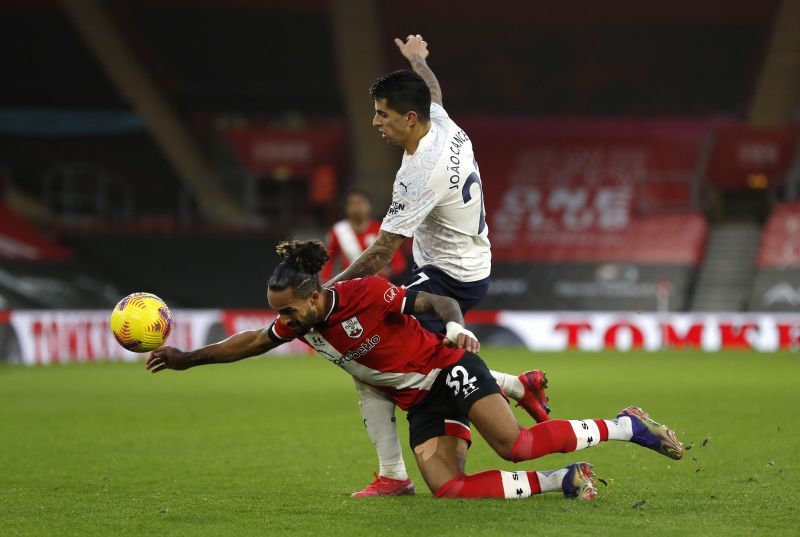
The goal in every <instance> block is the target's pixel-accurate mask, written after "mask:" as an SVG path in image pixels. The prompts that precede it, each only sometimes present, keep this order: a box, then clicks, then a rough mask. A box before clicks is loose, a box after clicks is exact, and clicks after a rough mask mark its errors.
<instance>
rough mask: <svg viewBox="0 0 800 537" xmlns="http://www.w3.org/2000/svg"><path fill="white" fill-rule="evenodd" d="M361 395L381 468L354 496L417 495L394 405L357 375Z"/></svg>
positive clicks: (366, 420)
mask: <svg viewBox="0 0 800 537" xmlns="http://www.w3.org/2000/svg"><path fill="white" fill-rule="evenodd" d="M353 381H354V382H355V385H356V391H358V396H359V404H358V406H359V409H360V410H361V416H362V418H364V426H365V427H366V428H367V433H368V434H369V437H370V440H372V443H373V445H374V446H375V451H376V452H377V454H378V464H379V471H378V473H377V474H376V476H375V481H373V482H372V483H371V484H370V485H369V486H367V487H366V488H364V489H363V490H360V491H358V492H355V493H353V497H356V498H361V497H368V496H405V495H410V494H414V493H415V492H416V491H415V489H414V484H413V483H412V482H411V480H410V479H409V478H408V474H407V473H406V465H405V462H404V461H403V452H402V450H401V449H400V439H399V438H398V436H397V425H396V423H395V415H394V412H395V404H394V402H392V400H391V399H389V397H388V396H387V395H386V394H385V393H384V392H382V391H380V390H377V389H375V388H373V387H372V386H369V385H367V384H364V383H363V382H361V381H359V380H358V379H356V378H354V379H353Z"/></svg>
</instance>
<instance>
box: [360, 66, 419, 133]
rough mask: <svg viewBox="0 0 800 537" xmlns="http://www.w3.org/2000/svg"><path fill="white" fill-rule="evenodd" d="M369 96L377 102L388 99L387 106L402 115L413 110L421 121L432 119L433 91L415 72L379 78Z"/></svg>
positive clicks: (404, 71)
mask: <svg viewBox="0 0 800 537" xmlns="http://www.w3.org/2000/svg"><path fill="white" fill-rule="evenodd" d="M369 94H370V95H372V98H373V99H375V100H376V101H377V100H380V99H386V105H387V106H388V107H389V108H391V109H392V110H396V111H398V112H400V113H401V114H405V113H407V112H411V111H412V110H413V111H414V112H416V113H417V117H418V118H419V120H420V121H429V120H430V119H431V90H430V89H428V85H427V84H426V83H425V81H424V80H423V79H422V77H421V76H419V75H418V74H417V73H415V72H414V71H411V70H409V69H403V70H402V71H395V72H394V73H389V74H388V75H386V76H383V77H381V78H379V79H378V80H376V81H375V82H373V83H372V86H371V87H370V88H369Z"/></svg>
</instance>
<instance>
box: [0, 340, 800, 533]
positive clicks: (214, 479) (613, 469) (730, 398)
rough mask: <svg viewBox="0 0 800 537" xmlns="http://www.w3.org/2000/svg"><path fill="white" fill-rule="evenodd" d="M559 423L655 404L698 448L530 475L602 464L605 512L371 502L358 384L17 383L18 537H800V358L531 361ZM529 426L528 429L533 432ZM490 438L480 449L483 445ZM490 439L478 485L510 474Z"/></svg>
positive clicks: (287, 364) (184, 375) (5, 376)
mask: <svg viewBox="0 0 800 537" xmlns="http://www.w3.org/2000/svg"><path fill="white" fill-rule="evenodd" d="M481 354H482V356H483V357H484V359H485V360H486V361H487V362H488V363H489V365H490V367H492V368H495V369H499V370H501V371H507V372H521V371H523V370H525V369H531V368H534V367H539V368H543V369H545V370H547V371H548V376H549V378H550V390H549V395H550V398H551V403H552V407H553V416H554V417H563V418H594V417H598V418H600V417H613V416H614V415H615V414H616V413H617V412H618V411H619V410H620V409H621V408H623V407H625V406H627V405H629V404H634V403H635V404H638V405H640V406H642V407H643V408H645V409H646V410H647V411H649V412H650V413H651V414H652V415H653V416H654V417H655V418H656V419H657V420H662V421H664V422H666V423H668V424H670V425H672V426H673V427H674V428H675V429H676V431H677V432H678V434H679V437H680V438H681V439H682V440H683V441H684V442H685V443H686V444H687V445H691V446H692V447H691V449H690V450H689V451H688V452H687V456H686V458H685V459H684V460H683V461H680V462H676V461H671V460H668V459H666V458H664V457H662V456H660V455H658V454H656V453H654V452H651V451H648V450H645V449H642V448H639V447H638V446H634V445H629V444H625V443H621V442H610V443H606V444H603V445H601V446H600V447H597V448H592V449H589V450H585V451H581V452H578V453H572V454H564V455H560V454H559V455H551V456H548V457H545V458H542V459H539V460H537V461H533V462H528V463H522V464H519V465H516V467H517V468H525V469H551V468H557V467H561V466H564V465H566V464H567V463H569V462H572V461H577V460H587V461H589V462H591V463H593V464H595V470H596V472H597V474H598V476H599V477H602V478H603V479H604V480H605V481H607V483H608V485H607V486H603V485H602V484H600V485H599V493H600V494H599V498H598V499H597V500H596V501H594V502H583V503H581V502H575V501H568V500H565V499H564V498H562V497H561V496H560V495H558V494H546V495H541V496H536V497H533V498H529V499H525V500H517V501H503V500H434V499H433V498H432V497H431V494H430V493H429V492H428V490H427V488H426V487H425V485H424V482H423V481H422V479H421V477H420V476H419V472H418V471H417V469H416V467H415V466H414V463H413V458H412V457H411V456H410V454H409V450H408V448H407V446H406V444H407V426H406V421H405V418H404V414H402V413H399V414H398V423H399V424H400V430H401V438H402V439H403V443H404V447H405V451H406V461H407V463H409V465H410V466H411V468H410V471H411V475H412V477H413V478H414V479H415V482H416V484H417V488H418V491H419V493H418V495H417V496H416V497H406V498H378V499H368V500H354V499H351V498H349V493H350V492H352V491H354V490H356V489H358V488H360V487H361V486H363V485H365V484H367V483H368V482H369V481H370V480H371V478H372V475H371V472H372V471H373V469H374V468H375V466H376V463H375V457H374V452H373V448H372V446H371V444H370V442H369V439H368V437H367V434H366V431H365V430H364V428H363V426H362V425H361V422H360V417H359V414H358V409H357V405H356V394H355V391H354V390H353V387H352V381H351V380H350V378H349V377H348V376H347V375H346V374H345V373H343V372H342V371H340V370H339V369H338V368H336V367H334V366H332V365H330V364H328V363H325V362H324V361H323V360H321V359H320V358H318V357H314V356H307V357H298V358H266V359H257V360H249V361H244V362H240V363H237V364H232V365H225V366H206V367H201V368H197V369H194V370H190V371H186V372H173V371H168V372H164V373H159V374H157V375H151V374H148V373H146V372H145V370H144V365H143V364H142V363H137V364H120V363H105V364H79V365H69V366H53V367H46V368H25V367H10V366H5V367H0V472H1V473H0V534H1V535H5V536H9V535H115V536H121V535H159V536H164V535H190V536H200V535H225V536H229V535H256V534H257V535H314V536H320V535H324V536H328V535H348V536H358V535H370V536H372V535H570V536H574V535H725V536H726V537H729V536H734V535H788V534H798V532H800V492H798V491H799V490H800V487H798V486H797V483H798V482H800V465H799V464H798V456H800V453H799V452H800V393H798V392H799V391H800V362H799V360H800V358H798V356H797V355H795V354H790V353H784V354H755V353H720V354H704V353H696V352H661V353H650V354H648V353H587V354H578V353H562V354H533V353H531V352H528V351H525V350H521V349H485V350H484V351H483V352H482V353H481ZM518 415H519V416H520V417H521V419H524V421H523V423H530V420H529V419H528V418H527V416H524V415H522V414H518ZM475 436H476V437H477V434H476V435H475ZM513 467H515V465H512V464H511V463H509V462H505V461H502V460H500V459H499V457H497V456H496V455H494V453H493V452H491V451H490V449H489V448H488V446H487V445H486V444H485V443H484V442H483V441H482V440H479V439H476V441H475V444H474V445H473V448H472V449H471V450H470V454H469V460H468V463H467V471H468V472H475V471H479V470H483V469H488V468H501V469H511V468H513Z"/></svg>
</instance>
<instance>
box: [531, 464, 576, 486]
mask: <svg viewBox="0 0 800 537" xmlns="http://www.w3.org/2000/svg"><path fill="white" fill-rule="evenodd" d="M568 471H569V469H568V468H560V469H558V470H546V471H542V472H540V471H538V470H537V472H536V477H538V478H539V487H541V489H542V492H561V490H562V489H561V482H562V481H563V480H564V476H565V475H567V472H568Z"/></svg>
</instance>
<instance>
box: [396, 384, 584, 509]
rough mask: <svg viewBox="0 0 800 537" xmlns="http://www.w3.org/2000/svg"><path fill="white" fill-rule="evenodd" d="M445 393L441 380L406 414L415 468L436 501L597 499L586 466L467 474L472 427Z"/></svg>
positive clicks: (575, 465)
mask: <svg viewBox="0 0 800 537" xmlns="http://www.w3.org/2000/svg"><path fill="white" fill-rule="evenodd" d="M443 389H444V386H443V383H442V382H441V381H438V380H437V383H436V384H434V386H433V387H432V388H431V392H430V393H429V395H428V397H427V398H426V400H425V401H424V402H423V403H422V405H421V406H420V407H418V408H415V409H412V411H411V412H409V414H408V421H409V436H410V440H411V446H412V450H413V451H414V456H415V458H416V460H417V465H418V466H419V469H420V472H421V473H422V477H423V478H424V479H425V483H427V485H428V487H429V488H430V490H431V492H433V493H434V495H435V496H436V497H437V498H525V497H528V496H532V495H534V494H539V493H541V492H550V491H558V492H562V493H563V494H564V496H566V497H568V498H581V499H591V498H593V497H594V496H595V494H596V489H595V487H594V483H593V481H592V476H593V474H592V472H591V467H590V465H588V464H586V463H577V464H572V465H570V466H568V467H567V468H562V469H559V470H552V471H548V472H537V471H529V472H525V471H519V472H504V471H500V470H487V471H484V472H479V473H477V474H472V475H467V474H465V473H464V464H465V461H466V457H467V449H468V448H469V444H470V442H471V435H470V430H469V421H468V420H467V418H466V417H464V416H463V415H462V414H460V411H459V410H458V408H457V407H456V406H455V405H453V404H452V401H449V396H448V395H447V394H446V393H444V392H443ZM506 409H508V405H506Z"/></svg>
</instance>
